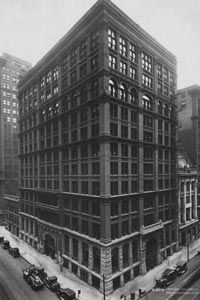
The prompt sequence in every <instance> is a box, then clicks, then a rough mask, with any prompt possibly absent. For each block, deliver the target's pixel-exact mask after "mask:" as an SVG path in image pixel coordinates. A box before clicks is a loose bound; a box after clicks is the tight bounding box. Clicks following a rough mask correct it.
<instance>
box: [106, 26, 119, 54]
mask: <svg viewBox="0 0 200 300" xmlns="http://www.w3.org/2000/svg"><path fill="white" fill-rule="evenodd" d="M108 47H109V48H111V49H113V50H116V49H117V38H116V34H115V32H114V31H112V30H111V29H108Z"/></svg>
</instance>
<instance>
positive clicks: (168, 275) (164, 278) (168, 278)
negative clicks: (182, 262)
mask: <svg viewBox="0 0 200 300" xmlns="http://www.w3.org/2000/svg"><path fill="white" fill-rule="evenodd" d="M176 277H177V272H176V267H171V268H168V269H166V270H165V271H164V272H163V273H162V274H161V277H160V279H157V280H156V288H161V289H165V288H166V287H168V286H169V285H170V284H172V283H173V282H174V280H175V279H176Z"/></svg>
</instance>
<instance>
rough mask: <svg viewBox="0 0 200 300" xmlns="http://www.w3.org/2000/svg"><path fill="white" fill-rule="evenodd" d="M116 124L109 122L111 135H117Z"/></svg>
mask: <svg viewBox="0 0 200 300" xmlns="http://www.w3.org/2000/svg"><path fill="white" fill-rule="evenodd" d="M117 127H118V126H117V124H115V123H110V135H112V136H118V128H117Z"/></svg>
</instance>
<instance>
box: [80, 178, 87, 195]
mask: <svg viewBox="0 0 200 300" xmlns="http://www.w3.org/2000/svg"><path fill="white" fill-rule="evenodd" d="M81 193H82V194H88V182H87V181H82V182H81Z"/></svg>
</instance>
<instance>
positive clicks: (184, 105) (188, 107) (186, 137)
mask: <svg viewBox="0 0 200 300" xmlns="http://www.w3.org/2000/svg"><path fill="white" fill-rule="evenodd" d="M177 105H178V121H179V126H178V139H179V140H180V141H181V143H182V145H183V147H184V149H185V150H186V152H187V154H188V157H189V159H190V161H191V163H192V164H193V166H195V167H196V169H197V173H198V180H197V205H198V216H199V218H200V86H199V85H193V86H189V87H187V88H184V89H181V90H179V91H178V92H177Z"/></svg>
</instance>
